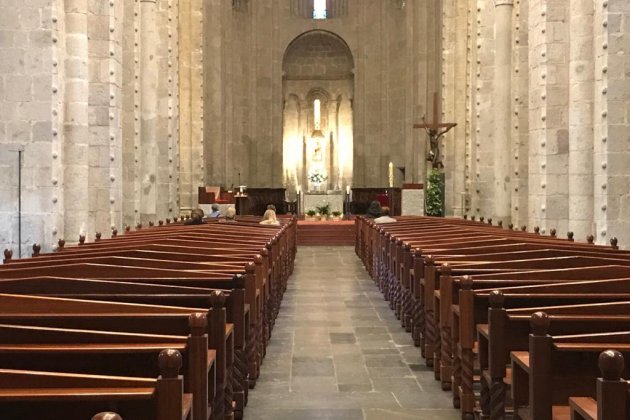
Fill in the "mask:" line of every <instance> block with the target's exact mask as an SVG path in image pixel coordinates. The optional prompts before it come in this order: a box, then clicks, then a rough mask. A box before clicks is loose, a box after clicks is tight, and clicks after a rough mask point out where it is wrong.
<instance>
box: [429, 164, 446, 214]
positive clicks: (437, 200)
mask: <svg viewBox="0 0 630 420" xmlns="http://www.w3.org/2000/svg"><path fill="white" fill-rule="evenodd" d="M443 190H444V184H443V182H442V177H441V175H440V171H438V170H437V169H432V170H431V172H429V178H428V185H427V192H426V194H427V195H426V197H425V206H426V207H425V214H426V215H427V216H437V217H444V214H443V208H444V203H442V191H443Z"/></svg>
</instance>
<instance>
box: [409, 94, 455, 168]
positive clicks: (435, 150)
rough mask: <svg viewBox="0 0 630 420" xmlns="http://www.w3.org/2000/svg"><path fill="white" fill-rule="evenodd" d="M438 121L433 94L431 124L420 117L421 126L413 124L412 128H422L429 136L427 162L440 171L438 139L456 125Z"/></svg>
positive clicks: (438, 113)
mask: <svg viewBox="0 0 630 420" xmlns="http://www.w3.org/2000/svg"><path fill="white" fill-rule="evenodd" d="M439 121H440V105H439V101H438V94H437V93H434V94H433V122H432V123H427V122H426V118H425V117H422V124H414V125H413V128H424V129H425V130H426V132H427V135H428V136H429V142H430V147H431V149H430V151H429V153H427V160H428V161H429V162H431V164H432V165H433V169H441V168H443V167H444V164H443V163H442V156H441V154H440V139H441V138H442V137H443V136H444V135H445V134H446V133H448V132H449V131H450V130H451V129H452V128H453V127H455V126H456V125H457V124H456V123H441V122H439Z"/></svg>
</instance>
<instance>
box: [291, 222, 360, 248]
mask: <svg viewBox="0 0 630 420" xmlns="http://www.w3.org/2000/svg"><path fill="white" fill-rule="evenodd" d="M354 241H355V228H354V221H339V222H333V221H329V222H305V221H300V222H298V245H303V246H353V245H354Z"/></svg>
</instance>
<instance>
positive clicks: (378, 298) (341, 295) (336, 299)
mask: <svg viewBox="0 0 630 420" xmlns="http://www.w3.org/2000/svg"><path fill="white" fill-rule="evenodd" d="M450 396H451V394H450V393H447V392H444V391H442V390H441V389H440V385H439V382H437V381H435V380H434V379H433V372H431V371H429V370H428V368H426V367H425V365H424V360H423V359H422V358H421V356H420V351H419V349H417V348H415V347H414V346H413V344H412V341H411V338H410V335H409V334H408V333H406V332H405V331H404V330H403V329H402V328H401V327H400V322H399V321H398V320H396V318H395V316H394V315H393V312H392V311H391V310H390V309H389V307H388V306H387V302H385V301H384V300H383V297H382V295H381V293H380V292H379V290H378V289H377V288H376V286H375V285H374V283H373V282H372V280H371V279H370V277H369V276H368V274H367V272H366V271H365V270H364V268H363V266H362V264H361V261H360V260H359V259H358V257H357V256H356V255H355V254H354V248H352V247H334V248H332V247H331V248H326V247H300V248H299V250H298V255H297V259H296V263H295V271H294V273H293V276H292V277H291V278H290V279H289V286H288V290H287V292H286V294H285V296H284V301H283V303H282V308H281V310H280V314H279V316H278V320H277V322H276V326H275V328H274V332H273V338H272V340H271V342H270V345H269V347H268V348H267V356H266V357H265V360H264V363H263V366H262V372H261V375H260V379H259V380H258V384H257V385H256V389H254V390H253V391H251V392H250V394H249V405H248V407H247V408H246V410H245V418H246V419H257V420H259V419H260V420H262V419H264V420H284V419H286V420H289V419H290V420H309V419H331V420H332V419H335V420H363V419H365V420H381V419H382V420H385V419H386V420H390V419H393V420H395V419H423V420H438V419H439V420H443V419H445V420H450V419H453V420H455V419H459V418H460V413H459V411H457V410H454V409H453V408H452V405H451V402H450Z"/></svg>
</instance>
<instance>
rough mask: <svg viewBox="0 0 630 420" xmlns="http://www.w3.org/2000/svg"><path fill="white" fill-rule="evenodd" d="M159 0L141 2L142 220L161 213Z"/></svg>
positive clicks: (142, 0) (144, 220) (151, 218)
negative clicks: (158, 204) (157, 57)
mask: <svg viewBox="0 0 630 420" xmlns="http://www.w3.org/2000/svg"><path fill="white" fill-rule="evenodd" d="M156 9H157V4H156V0H140V19H141V23H140V49H141V52H140V64H141V69H142V71H141V73H140V109H141V113H140V148H141V150H142V156H141V162H140V166H141V167H140V182H141V191H140V194H141V197H140V220H141V221H142V222H146V221H149V220H154V219H155V217H156V214H157V207H156V205H157V169H158V168H157V159H158V148H157V138H156V136H157V135H158V133H157V106H158V95H157V85H158V69H159V68H158V63H157V62H156V50H157V48H156V47H157V42H158V33H157V22H156V19H157V14H156Z"/></svg>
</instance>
